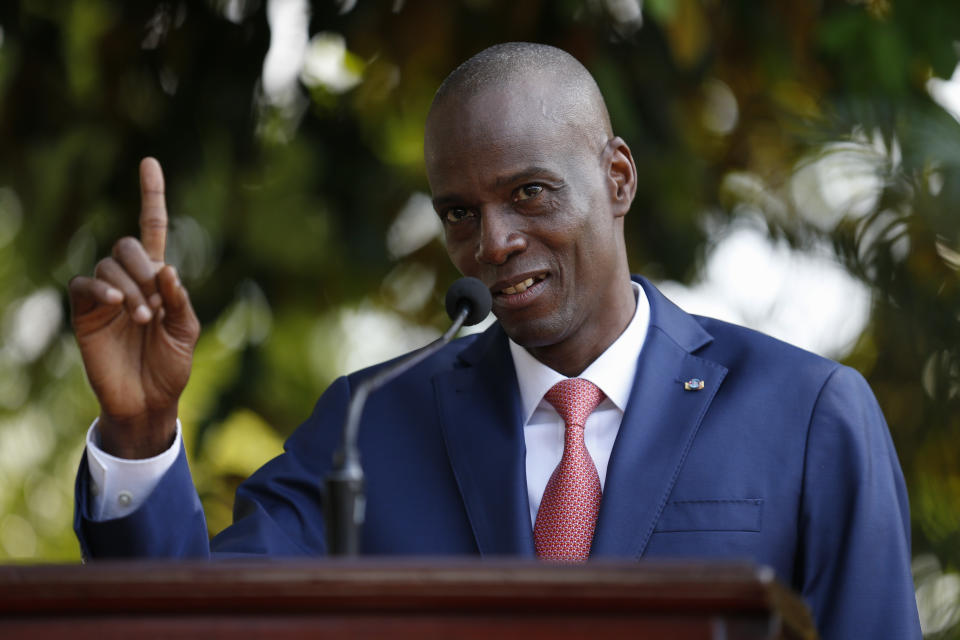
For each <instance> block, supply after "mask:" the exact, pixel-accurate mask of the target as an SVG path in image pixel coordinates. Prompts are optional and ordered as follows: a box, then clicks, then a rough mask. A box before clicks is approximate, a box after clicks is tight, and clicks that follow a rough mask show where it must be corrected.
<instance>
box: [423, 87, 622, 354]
mask: <svg viewBox="0 0 960 640" xmlns="http://www.w3.org/2000/svg"><path fill="white" fill-rule="evenodd" d="M551 91H556V89H554V88H553V87H550V86H549V83H547V82H539V83H538V82H536V81H535V80H534V81H531V82H530V86H523V87H517V86H512V87H507V88H500V89H490V90H487V91H485V92H483V93H481V94H480V95H477V96H472V97H470V98H469V99H468V100H461V99H459V98H455V97H449V98H448V99H446V101H445V102H444V103H443V104H441V105H439V106H438V108H435V109H434V111H433V112H432V113H431V115H430V119H429V121H428V125H427V136H426V141H425V156H426V165H427V176H428V178H429V180H430V187H431V189H432V191H433V196H434V199H433V202H434V208H435V209H436V211H437V214H438V215H439V216H440V219H441V222H442V223H443V225H444V229H445V234H446V241H447V252H448V253H449V254H450V259H451V260H452V261H453V263H454V265H455V266H456V267H457V268H458V269H459V270H460V272H461V273H463V274H464V275H467V276H474V277H476V278H479V279H480V280H481V281H483V283H484V284H486V285H487V286H488V287H489V288H490V291H491V293H492V294H493V312H494V314H495V315H496V316H497V318H498V319H499V320H500V323H501V325H502V326H503V328H504V330H505V331H506V333H507V335H509V336H510V337H511V338H512V339H513V340H514V341H515V342H517V343H518V344H520V345H522V346H524V347H527V348H528V349H531V350H535V349H537V348H549V347H551V346H554V345H558V344H561V343H564V342H565V341H569V340H575V341H584V346H586V347H588V348H593V346H594V345H593V344H592V343H591V342H590V341H594V342H597V341H603V340H607V339H608V338H607V336H608V335H609V334H611V331H612V335H613V337H615V336H616V335H618V334H619V332H620V330H622V329H623V326H618V327H609V326H607V325H609V324H611V323H621V322H622V318H619V317H615V316H616V314H613V313H610V312H609V311H610V309H611V308H612V307H611V304H613V301H614V300H615V299H616V298H617V296H618V295H622V292H623V291H624V279H625V278H626V277H628V271H627V268H626V260H625V257H624V256H623V240H622V234H623V229H622V217H621V216H622V215H623V213H625V210H624V211H623V212H622V213H617V214H615V213H614V212H613V209H614V207H613V206H612V204H613V202H612V198H611V190H613V191H616V185H615V184H613V181H612V180H611V178H610V174H609V171H608V170H607V164H608V163H607V162H606V159H607V158H608V157H609V154H608V153H607V152H606V151H605V147H604V145H605V142H606V141H605V140H597V136H596V134H594V135H593V136H592V137H591V135H590V133H588V131H586V130H585V129H586V128H582V127H580V126H577V124H576V123H571V122H570V120H571V116H570V114H569V113H568V112H564V110H563V106H562V105H559V106H558V105H557V101H552V100H551V99H550V93H551ZM627 153H629V151H628V152H627ZM628 204H629V203H628ZM610 340H612V338H610ZM608 343H609V342H608ZM600 346H601V347H602V348H605V347H606V344H602V345H600Z"/></svg>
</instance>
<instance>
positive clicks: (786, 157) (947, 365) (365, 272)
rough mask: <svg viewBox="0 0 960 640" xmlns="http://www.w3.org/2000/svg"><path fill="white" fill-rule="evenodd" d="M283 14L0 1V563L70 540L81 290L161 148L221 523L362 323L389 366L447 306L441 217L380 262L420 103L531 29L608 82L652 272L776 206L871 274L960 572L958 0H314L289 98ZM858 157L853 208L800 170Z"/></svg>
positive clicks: (630, 223) (80, 397)
mask: <svg viewBox="0 0 960 640" xmlns="http://www.w3.org/2000/svg"><path fill="white" fill-rule="evenodd" d="M268 4H269V3H267V2H256V1H242V0H239V1H235V2H225V1H224V2H219V1H218V2H212V1H211V2H206V3H197V2H185V1H177V2H139V3H130V2H122V1H121V0H82V1H80V0H78V1H75V2H69V3H56V2H48V1H42V0H30V1H28V0H20V1H19V2H16V1H14V2H5V3H3V6H2V7H0V29H2V31H0V283H2V286H0V309H3V318H2V326H0V329H2V331H3V345H2V347H0V558H10V559H24V560H30V559H34V560H67V559H76V558H77V557H78V551H77V547H76V543H75V542H74V541H73V538H72V535H71V533H70V521H71V518H70V509H71V504H72V477H73V473H74V470H75V466H76V462H77V460H78V458H79V456H80V454H81V451H82V446H83V434H84V429H85V426H86V425H87V424H88V423H89V420H90V419H91V418H92V417H94V416H95V415H96V405H95V402H94V400H93V398H92V396H91V394H90V393H89V391H88V390H87V389H86V386H85V380H84V376H83V371H82V367H81V365H80V362H79V359H78V355H77V351H76V347H75V346H74V344H73V342H72V338H71V337H70V332H69V326H68V320H67V319H68V314H69V310H68V309H67V307H66V302H65V296H64V294H63V291H64V286H65V284H66V282H67V280H68V279H69V278H70V277H71V276H72V275H74V274H77V273H89V272H91V271H92V269H93V266H94V264H95V262H96V261H97V259H99V257H101V256H104V255H106V254H107V253H108V252H109V249H110V246H111V245H112V243H113V242H114V241H115V240H116V239H117V238H118V237H120V236H121V235H124V234H136V233H137V227H136V224H137V211H138V202H137V196H138V191H137V177H136V167H137V162H138V160H139V158H140V157H142V156H144V155H155V156H157V157H158V158H159V159H160V161H161V163H162V164H163V166H164V169H165V172H166V177H167V187H168V200H169V204H170V210H171V215H172V232H171V238H170V242H169V248H170V256H169V257H170V259H171V261H173V262H174V263H175V264H177V265H178V267H179V268H180V271H181V273H182V275H183V277H184V280H185V282H186V283H187V285H188V287H189V288H190V290H191V294H192V297H193V300H194V303H195V306H196V308H197V311H198V314H199V315H200V318H201V321H202V322H203V324H204V327H205V331H204V334H203V337H202V338H201V342H200V345H199V347H198V351H197V357H196V366H195V371H194V374H193V377H192V379H191V382H190V385H189V386H188V388H187V392H186V395H185V397H184V399H183V403H182V405H183V406H182V409H181V414H182V417H183V421H184V426H185V434H186V438H187V446H188V450H189V451H190V453H191V456H192V463H193V468H194V469H195V471H196V475H197V482H198V486H199V488H200V491H201V495H202V497H203V500H204V503H205V505H206V506H207V508H208V514H209V515H210V520H211V525H212V529H214V530H216V529H217V528H219V527H221V526H223V525H225V524H226V523H227V522H228V520H229V510H230V505H231V504H232V490H233V487H234V486H235V485H236V482H237V481H239V479H240V478H242V477H243V476H244V475H245V474H246V473H248V472H249V471H250V470H251V469H253V468H255V467H256V466H258V465H259V464H260V463H262V462H263V461H265V460H266V459H267V458H269V457H270V456H272V455H274V454H275V453H276V452H277V451H278V450H279V443H280V441H281V440H282V438H283V437H284V436H285V435H287V434H289V433H290V431H291V430H292V429H293V428H294V427H295V426H296V424H298V422H299V421H300V420H301V419H303V418H304V417H305V416H306V415H308V413H309V411H310V408H311V406H312V404H313V402H314V400H315V399H316V397H317V396H318V395H319V393H320V392H321V391H322V389H323V388H324V387H325V386H326V385H327V384H328V383H329V382H330V381H331V380H332V379H333V377H335V376H336V375H338V374H339V373H342V372H343V371H344V369H345V368H348V367H350V366H354V365H356V364H357V362H358V360H356V359H351V358H356V357H358V356H357V353H358V352H360V351H363V349H361V348H360V347H364V346H366V347H370V348H371V349H372V348H373V347H372V346H371V345H360V346H359V347H356V348H354V347H352V346H350V345H352V344H353V343H351V342H350V338H349V331H347V330H346V329H345V328H344V319H345V318H353V319H354V320H355V321H356V320H357V319H359V321H363V322H377V323H380V324H379V325H378V326H381V327H388V328H389V331H388V334H389V335H390V336H391V339H390V340H391V343H390V344H388V345H386V346H385V347H383V348H382V349H381V350H380V351H375V350H373V351H370V352H369V354H368V355H369V357H370V358H375V357H386V356H388V355H393V354H395V353H398V352H400V351H402V350H404V349H405V348H407V347H412V346H416V345H417V344H419V342H418V341H421V342H422V341H423V340H424V339H425V337H426V336H427V335H429V333H425V332H431V331H435V330H436V327H438V326H440V325H441V324H442V320H441V315H442V314H441V313H440V311H439V308H438V307H439V306H438V300H439V298H440V294H441V292H442V291H443V289H444V288H445V286H446V285H447V284H448V283H449V282H450V280H451V279H452V277H453V275H454V272H453V269H452V267H451V266H450V265H449V264H448V261H447V259H446V256H445V252H444V249H443V246H442V244H441V243H440V242H439V241H438V240H435V239H431V237H432V236H431V235H430V230H429V226H428V227H425V229H426V231H424V232H423V233H424V234H426V235H423V239H422V240H420V241H417V242H415V243H414V244H413V245H411V247H412V248H408V249H404V250H403V251H399V252H398V251H396V250H394V249H391V251H387V250H386V244H385V243H386V238H387V234H388V229H390V227H391V225H392V224H393V223H394V221H395V219H396V218H397V216H398V215H399V212H400V211H401V210H405V211H406V210H407V209H410V210H411V211H413V212H414V213H413V214H411V215H414V214H415V213H416V211H415V210H416V204H417V203H418V202H420V200H418V199H417V197H416V194H417V193H423V192H427V191H428V189H427V185H426V181H425V178H424V175H423V168H422V159H421V157H420V154H421V149H422V133H423V119H424V116H425V113H426V110H427V107H428V105H429V103H430V100H431V98H432V93H433V91H434V89H435V87H436V86H437V85H438V84H439V82H440V80H441V79H442V78H443V77H444V75H445V74H446V73H447V72H449V71H450V70H451V69H452V68H453V67H454V66H455V65H456V64H458V63H459V62H461V61H462V60H464V59H466V58H467V57H468V56H469V55H471V54H473V53H475V52H476V51H478V50H480V49H481V48H483V47H485V46H488V45H490V44H492V43H495V42H499V41H503V40H510V39H524V40H533V41H541V42H547V43H550V44H555V45H557V46H560V47H563V48H565V49H567V50H569V51H571V52H572V53H573V54H574V55H576V56H577V57H578V58H579V59H581V60H582V61H583V62H584V63H585V64H586V65H587V66H588V67H589V68H590V69H591V70H592V71H593V72H594V74H595V75H596V77H597V80H598V83H599V84H600V85H601V88H602V90H603V92H604V94H605V95H606V97H607V99H608V103H609V108H610V111H611V115H612V118H613V121H614V127H615V130H616V131H617V132H618V134H619V135H621V136H623V137H624V138H625V139H626V140H627V141H628V143H629V144H630V146H631V148H632V150H633V152H634V154H635V160H636V162H637V167H638V171H639V175H640V178H641V185H640V189H639V192H638V196H637V200H636V202H635V204H634V207H633V212H632V213H631V214H630V215H629V216H628V218H627V233H628V246H629V251H630V254H631V262H632V265H633V268H634V270H637V271H642V272H644V273H646V274H648V275H650V276H652V277H654V278H665V279H666V278H669V279H675V280H680V281H689V280H691V279H692V278H694V277H695V276H696V275H697V271H698V269H699V268H700V266H701V262H702V258H701V256H702V255H703V252H704V247H705V246H706V243H708V241H709V240H710V232H709V227H710V225H709V224H705V222H704V221H705V220H714V221H716V220H718V219H719V220H720V221H721V222H722V221H729V220H732V219H734V218H736V217H737V216H740V215H743V214H744V213H750V214H752V215H755V214H757V213H760V214H762V215H763V216H764V217H765V218H766V221H767V224H768V226H769V229H770V232H771V234H773V235H774V236H776V237H779V238H785V239H787V240H788V241H789V242H790V243H792V244H793V245H794V246H796V247H801V248H802V247H806V246H812V245H813V244H815V243H818V242H823V241H826V242H827V243H829V245H830V246H832V247H834V249H835V254H836V257H837V258H838V259H839V260H840V261H841V262H842V263H843V264H844V265H845V266H846V267H847V269H848V270H849V271H850V273H851V274H853V275H855V277H857V278H858V279H860V280H861V281H863V282H864V283H866V284H868V285H869V286H870V288H871V290H872V291H873V298H874V305H873V310H872V314H871V320H870V323H869V325H868V326H867V327H866V329H865V331H864V333H863V335H862V336H861V337H860V339H859V341H858V342H857V344H856V346H855V347H854V349H853V350H852V351H851V352H850V353H849V355H847V356H846V358H847V361H848V362H849V363H850V364H852V365H854V366H856V367H858V368H859V369H860V370H861V371H863V373H864V374H865V375H866V376H867V377H868V379H869V380H870V382H871V385H872V386H873V388H874V389H875V391H876V393H877V396H878V398H879V400H880V402H881V404H882V405H883V408H884V411H885V413H886V415H887V418H888V421H889V423H890V427H891V432H892V434H893V437H894V439H895V441H896V444H897V448H898V451H899V454H900V457H901V462H902V464H903V467H904V471H905V475H906V477H907V482H908V486H909V489H910V493H911V499H912V504H913V522H914V549H915V552H916V553H917V554H918V555H919V554H932V556H933V557H935V558H937V559H938V560H937V562H938V563H939V566H941V567H942V570H943V571H947V572H949V571H953V572H956V571H957V570H958V569H960V444H958V443H960V406H958V403H960V329H958V326H960V325H958V317H960V286H958V273H957V272H958V268H960V217H958V216H957V215H956V209H957V206H958V205H960V124H958V122H957V120H956V119H955V118H954V117H951V116H949V115H948V114H947V113H946V112H945V111H944V110H943V109H942V108H941V107H939V106H938V105H937V104H935V103H934V102H933V101H932V100H931V98H930V94H929V92H928V89H927V82H928V80H929V79H930V78H932V77H935V78H944V79H945V78H949V77H950V75H951V73H952V72H953V70H954V68H955V67H956V65H957V60H958V55H957V43H958V39H960V34H958V33H957V31H958V27H960V4H958V3H956V2H955V1H954V0H922V1H915V2H907V0H859V1H849V2H847V1H841V0H828V1H827V2H823V3H811V2H808V1H807V0H790V1H785V2H765V3H758V2H753V1H750V0H736V1H732V2H708V1H706V0H648V1H647V3H646V6H645V10H644V16H643V22H642V26H641V25H640V23H638V22H637V21H636V20H633V19H631V18H630V17H629V16H627V15H626V14H614V13H611V12H609V11H608V10H607V9H606V8H605V7H607V6H609V5H611V4H612V3H603V2H594V1H588V0H583V1H579V0H567V1H565V2H508V1H506V0H487V1H482V2H481V1H476V0H472V1H467V0H463V1H461V2H427V1H422V2H415V1H412V0H411V1H408V2H358V3H356V6H355V7H353V8H352V10H351V11H349V12H347V13H345V14H342V15H341V14H340V13H339V11H338V9H337V3H330V2H313V3H312V7H310V10H311V14H310V20H309V33H310V35H314V34H318V33H321V32H322V33H324V34H326V35H324V36H323V37H322V38H318V39H317V40H315V41H314V43H313V44H311V45H310V46H311V47H320V48H322V50H323V51H325V52H327V53H325V54H324V55H334V54H335V53H336V52H337V51H340V52H341V53H342V56H343V58H342V62H341V63H340V66H339V67H338V68H339V71H338V73H339V74H340V75H339V76H336V77H334V76H329V75H328V76H325V75H323V73H321V72H316V73H310V74H308V73H306V72H304V74H303V75H302V77H301V79H300V80H299V81H298V80H297V76H296V73H294V74H293V75H292V76H291V78H292V84H289V85H288V86H287V89H286V90H285V92H284V91H280V92H272V93H271V90H270V88H269V87H268V83H267V81H266V80H265V79H264V77H263V74H264V63H265V58H266V56H267V52H268V48H269V47H270V45H271V42H272V40H271V32H270V26H269V25H268V22H267V13H268V12H267V5H268ZM626 4H627V5H629V4H630V3H626ZM275 35H276V34H275ZM276 41H277V38H276V37H275V38H274V42H276ZM280 44H283V42H280ZM287 44H289V43H287ZM338 47H339V49H338ZM331 52H332V53H331ZM295 71H296V69H294V72H295ZM354 85H355V86H354ZM836 154H840V155H841V156H843V157H845V158H854V159H858V160H856V161H857V162H859V163H860V164H859V165H858V166H860V167H869V173H870V175H871V176H873V177H875V178H876V181H877V182H876V183H875V184H877V185H879V186H878V187H877V189H876V190H875V192H873V191H871V192H870V194H869V196H870V197H869V198H867V199H866V200H865V201H861V202H859V203H855V202H851V203H849V206H848V207H846V208H844V207H843V206H837V207H833V208H832V209H831V208H829V207H824V206H822V199H821V200H816V199H814V200H810V199H804V198H803V197H800V196H804V192H803V190H802V189H801V186H802V184H801V181H800V177H802V175H809V174H804V173H803V172H804V170H805V169H809V168H811V167H816V166H818V163H820V162H822V161H823V160H824V159H825V158H828V157H830V156H831V155H836ZM844 154H846V155H844ZM870 184H874V183H870ZM798 185H800V186H798ZM807 188H808V189H809V188H811V187H809V185H808V187H807ZM798 194H799V195H798ZM806 195H811V194H806ZM812 195H816V194H812ZM818 197H819V196H818ZM814 201H816V202H820V203H821V205H817V206H812V205H811V204H810V203H811V202H814ZM391 246H392V245H391ZM424 289H425V290H426V293H424V291H423V290H424ZM364 353H366V352H364ZM924 575H926V574H924ZM930 575H934V574H932V573H931V574H930ZM918 579H919V578H918Z"/></svg>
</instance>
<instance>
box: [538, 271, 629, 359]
mask: <svg viewBox="0 0 960 640" xmlns="http://www.w3.org/2000/svg"><path fill="white" fill-rule="evenodd" d="M598 304H600V305H603V307H604V308H605V309H607V310H608V312H607V313H608V315H607V318H609V320H610V321H609V322H604V323H603V325H604V326H602V327H601V326H596V325H588V326H584V327H580V329H579V330H578V331H576V332H574V333H573V334H572V335H570V336H568V337H567V338H566V339H565V340H562V341H560V342H558V343H556V344H552V345H549V346H544V347H529V348H527V351H528V352H529V353H530V355H532V356H533V357H534V358H536V359H537V360H539V361H540V362H542V363H543V364H545V365H547V366H548V367H550V368H551V369H553V370H554V371H556V372H558V373H562V374H563V375H565V376H567V377H568V378H574V377H576V376H578V375H580V374H581V373H583V372H584V370H586V368H587V367H589V366H590V365H591V364H592V363H593V361H594V360H596V359H597V358H599V357H600V355H601V354H602V353H603V352H604V351H606V350H607V349H608V348H609V347H610V345H612V344H613V343H614V342H615V341H616V339H617V338H619V337H620V334H622V333H623V332H624V330H625V329H626V328H627V325H629V324H630V321H631V320H632V319H633V316H634V313H636V310H637V298H636V296H635V295H634V292H633V284H632V283H631V281H630V279H629V278H628V279H627V280H626V281H625V282H624V284H623V287H620V288H619V289H618V290H617V292H616V295H614V296H613V299H612V300H600V301H598Z"/></svg>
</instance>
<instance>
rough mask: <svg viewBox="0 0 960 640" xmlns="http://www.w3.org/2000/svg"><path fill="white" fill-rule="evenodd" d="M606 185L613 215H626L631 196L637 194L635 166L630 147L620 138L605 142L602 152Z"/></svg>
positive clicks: (631, 199) (631, 200)
mask: <svg viewBox="0 0 960 640" xmlns="http://www.w3.org/2000/svg"><path fill="white" fill-rule="evenodd" d="M603 157H604V167H605V168H606V173H607V184H608V186H609V187H610V201H611V204H612V205H613V212H614V215H615V216H617V217H618V218H619V217H622V216H625V215H627V212H628V211H629V210H630V205H631V203H633V196H635V195H636V193H637V166H636V165H635V164H634V163H633V154H631V153H630V147H628V146H627V143H626V142H624V141H623V138H621V137H620V136H615V137H613V138H611V139H610V140H608V141H607V145H606V147H604V150H603Z"/></svg>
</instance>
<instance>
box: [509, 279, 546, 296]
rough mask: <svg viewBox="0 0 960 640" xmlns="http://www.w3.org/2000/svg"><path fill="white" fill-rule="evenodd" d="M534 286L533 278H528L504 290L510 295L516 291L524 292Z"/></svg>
mask: <svg viewBox="0 0 960 640" xmlns="http://www.w3.org/2000/svg"><path fill="white" fill-rule="evenodd" d="M538 281H539V279H538ZM532 286H533V278H527V279H526V280H524V281H523V282H518V283H517V284H515V285H513V286H512V287H507V288H506V289H504V290H503V293H506V294H508V295H513V294H515V293H523V292H524V291H526V290H527V289H529V288H530V287H532Z"/></svg>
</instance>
